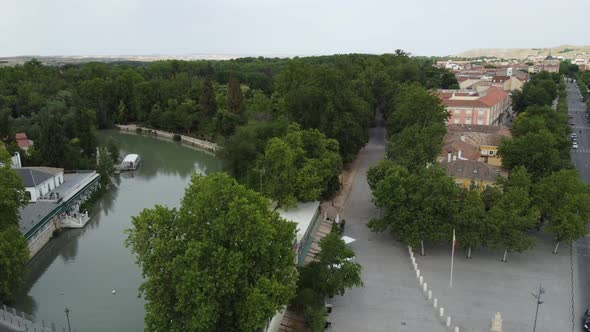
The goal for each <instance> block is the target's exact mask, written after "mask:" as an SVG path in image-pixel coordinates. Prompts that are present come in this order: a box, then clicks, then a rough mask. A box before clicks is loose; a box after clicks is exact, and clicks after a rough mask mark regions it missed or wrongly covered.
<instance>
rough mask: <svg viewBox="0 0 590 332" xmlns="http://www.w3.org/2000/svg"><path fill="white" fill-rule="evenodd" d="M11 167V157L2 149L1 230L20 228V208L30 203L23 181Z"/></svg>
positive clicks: (0, 155)
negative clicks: (10, 227) (13, 227)
mask: <svg viewBox="0 0 590 332" xmlns="http://www.w3.org/2000/svg"><path fill="white" fill-rule="evenodd" d="M10 165H11V160H10V155H8V153H7V152H6V151H5V150H3V149H0V230H1V229H5V228H7V227H9V226H15V227H16V226H18V220H19V208H20V207H22V206H24V205H26V204H27V203H28V201H29V200H28V198H27V192H26V191H25V188H24V187H23V183H22V180H21V179H20V177H19V176H18V175H17V174H16V172H15V171H14V170H13V169H12V168H11V166H10Z"/></svg>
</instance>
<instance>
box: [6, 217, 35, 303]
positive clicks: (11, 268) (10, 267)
mask: <svg viewBox="0 0 590 332" xmlns="http://www.w3.org/2000/svg"><path fill="white" fill-rule="evenodd" d="M28 261H29V247H28V244H27V240H26V239H25V237H24V236H23V234H22V233H21V232H20V231H19V230H18V228H17V226H8V227H3V228H0V303H7V302H9V301H11V300H13V297H14V293H15V290H17V289H19V288H20V287H21V286H22V284H23V280H24V276H25V273H26V264H27V262H28Z"/></svg>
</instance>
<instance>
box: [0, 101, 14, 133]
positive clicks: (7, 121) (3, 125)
mask: <svg viewBox="0 0 590 332" xmlns="http://www.w3.org/2000/svg"><path fill="white" fill-rule="evenodd" d="M12 122H13V120H12V116H11V114H10V110H9V109H0V141H6V140H8V139H9V138H12V137H13V136H14V131H13V128H12V126H13V124H12Z"/></svg>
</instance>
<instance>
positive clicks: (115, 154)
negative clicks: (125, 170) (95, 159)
mask: <svg viewBox="0 0 590 332" xmlns="http://www.w3.org/2000/svg"><path fill="white" fill-rule="evenodd" d="M107 150H108V151H109V155H110V156H111V160H112V161H113V163H117V162H118V161H119V146H118V145H117V142H116V141H115V139H114V138H113V137H109V138H108V140H107Z"/></svg>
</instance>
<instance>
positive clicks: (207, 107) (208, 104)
mask: <svg viewBox="0 0 590 332" xmlns="http://www.w3.org/2000/svg"><path fill="white" fill-rule="evenodd" d="M199 106H200V107H201V109H202V110H203V111H204V112H205V114H206V115H207V116H209V117H213V115H215V112H217V102H216V101H215V90H214V89H213V83H212V82H211V79H209V78H207V79H205V81H204V82H203V88H202V92H201V98H199Z"/></svg>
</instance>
